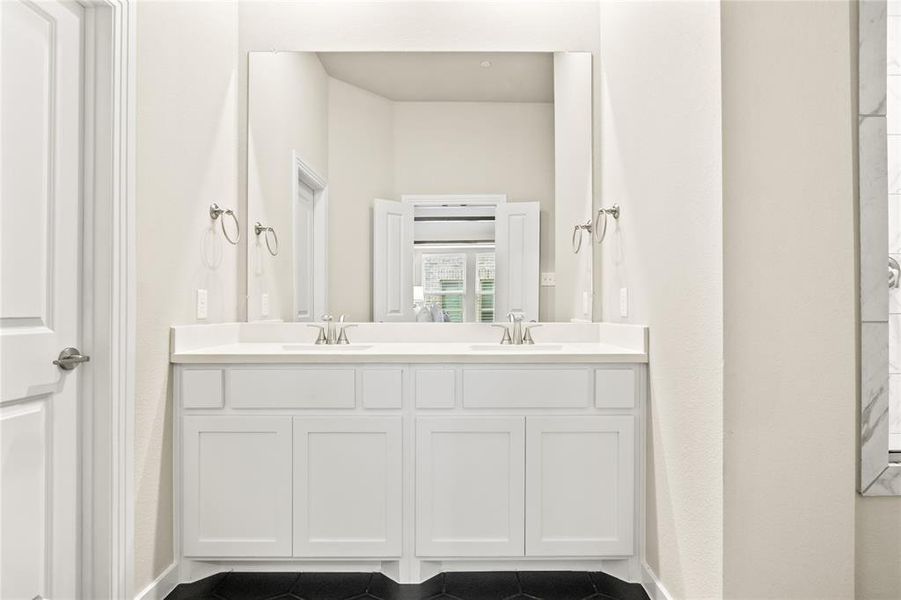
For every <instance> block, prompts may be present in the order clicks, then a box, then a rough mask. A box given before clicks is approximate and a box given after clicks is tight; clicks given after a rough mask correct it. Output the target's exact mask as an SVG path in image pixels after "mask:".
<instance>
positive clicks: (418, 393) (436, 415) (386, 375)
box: [171, 323, 648, 583]
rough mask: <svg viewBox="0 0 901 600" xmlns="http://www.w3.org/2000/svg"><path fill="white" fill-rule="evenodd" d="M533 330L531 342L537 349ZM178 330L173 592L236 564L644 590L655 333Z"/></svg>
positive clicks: (600, 327)
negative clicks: (328, 335)
mask: <svg viewBox="0 0 901 600" xmlns="http://www.w3.org/2000/svg"><path fill="white" fill-rule="evenodd" d="M539 331H540V334H539ZM539 331H536V332H535V338H536V343H535V344H534V345H501V344H500V343H499V337H500V336H499V333H500V332H499V331H498V330H497V329H494V328H491V327H489V326H488V325H487V324H446V323H442V324H422V323H396V324H387V323H360V324H357V325H356V326H355V327H354V329H352V330H349V336H350V343H349V344H346V345H317V344H315V343H314V341H315V338H316V335H315V332H314V331H313V330H312V329H311V328H309V327H307V324H304V323H228V324H220V325H192V326H184V327H173V328H172V331H171V362H172V363H173V368H174V377H173V379H172V381H173V382H174V383H173V385H174V398H175V414H176V419H175V421H176V426H175V430H176V440H177V441H176V444H175V447H176V453H177V458H176V469H175V471H176V482H175V484H176V488H177V490H178V492H177V495H176V504H177V507H176V510H177V512H178V515H179V517H178V519H177V525H176V528H177V531H176V539H177V544H178V547H179V554H180V556H181V561H180V562H181V569H182V573H181V580H182V581H189V580H194V579H197V578H199V577H203V576H205V575H208V574H211V573H215V572H220V571H223V570H227V569H229V568H235V569H241V570H248V569H249V568H254V569H260V570H273V571H278V570H281V571H285V570H297V569H304V570H319V571H322V570H346V571H361V570H362V571H380V572H383V573H385V574H386V575H388V576H390V577H392V578H393V579H395V580H396V581H399V582H405V583H418V582H420V581H423V580H425V579H427V578H429V577H430V576H432V575H434V574H436V573H438V572H441V571H451V570H510V569H520V570H549V569H566V570H604V571H606V572H608V573H611V574H613V575H615V576H618V577H620V578H622V579H625V580H628V581H638V580H639V578H640V561H639V557H640V555H641V552H640V549H641V541H642V539H643V534H642V529H643V524H642V518H641V515H642V510H641V506H642V502H641V499H642V491H643V464H644V458H643V457H644V443H643V439H644V430H645V410H646V398H647V391H646V380H647V362H648V352H647V331H646V329H645V328H643V327H639V326H631V325H610V324H603V323H586V324H581V323H579V324H577V323H543V324H542V328H541V329H540V330H539Z"/></svg>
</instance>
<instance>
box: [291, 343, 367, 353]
mask: <svg viewBox="0 0 901 600" xmlns="http://www.w3.org/2000/svg"><path fill="white" fill-rule="evenodd" d="M282 348H283V349H284V350H285V351H287V352H359V351H361V350H369V349H370V348H372V345H371V344H284V345H283V346H282Z"/></svg>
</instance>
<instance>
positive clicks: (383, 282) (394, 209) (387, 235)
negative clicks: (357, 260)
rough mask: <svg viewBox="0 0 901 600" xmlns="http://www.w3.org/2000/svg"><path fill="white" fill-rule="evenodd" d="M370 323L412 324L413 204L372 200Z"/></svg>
mask: <svg viewBox="0 0 901 600" xmlns="http://www.w3.org/2000/svg"><path fill="white" fill-rule="evenodd" d="M372 312H373V315H372V320H373V321H376V322H382V321H413V320H414V318H413V205H412V204H410V203H408V202H394V201H392V200H375V201H374V204H373V217H372Z"/></svg>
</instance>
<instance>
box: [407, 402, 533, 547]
mask: <svg viewBox="0 0 901 600" xmlns="http://www.w3.org/2000/svg"><path fill="white" fill-rule="evenodd" d="M416 427H417V436H416V465H417V470H416V494H417V507H416V516H417V521H416V554H417V555H418V556H522V554H523V536H524V533H525V531H524V529H523V509H524V506H523V499H524V496H523V494H524V488H523V484H524V482H525V469H524V464H523V439H524V433H525V431H524V420H523V418H522V417H422V418H419V419H417V421H416Z"/></svg>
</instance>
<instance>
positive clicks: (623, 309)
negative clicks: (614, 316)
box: [619, 288, 629, 317]
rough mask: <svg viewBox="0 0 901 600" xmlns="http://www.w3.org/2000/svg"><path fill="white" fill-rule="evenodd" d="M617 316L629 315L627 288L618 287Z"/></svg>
mask: <svg viewBox="0 0 901 600" xmlns="http://www.w3.org/2000/svg"><path fill="white" fill-rule="evenodd" d="M619 316H621V317H628V316H629V288H619Z"/></svg>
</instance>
